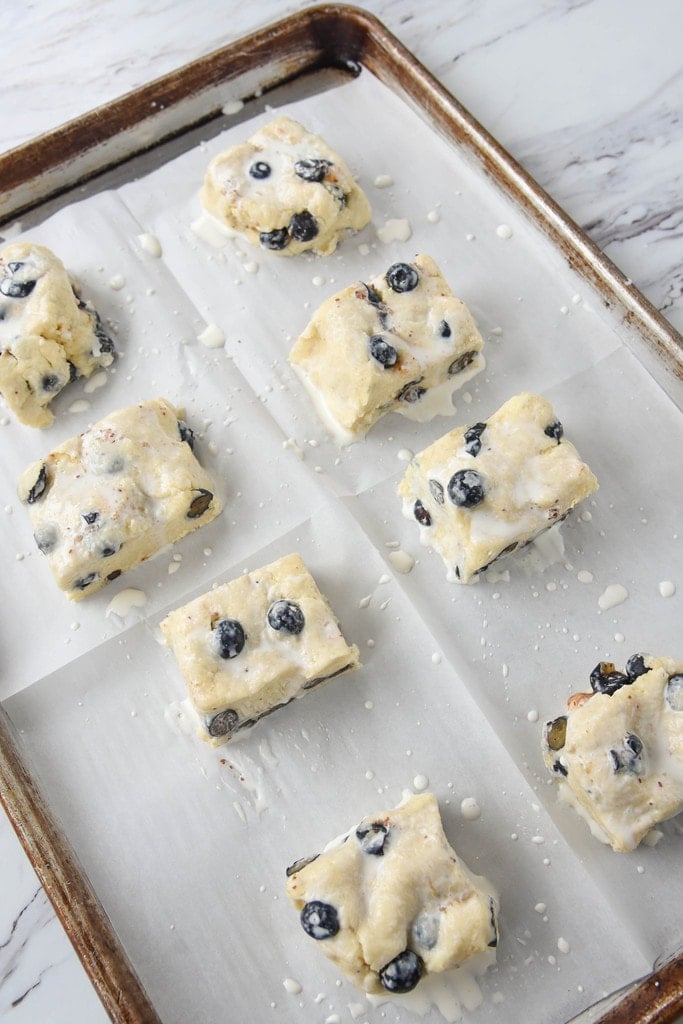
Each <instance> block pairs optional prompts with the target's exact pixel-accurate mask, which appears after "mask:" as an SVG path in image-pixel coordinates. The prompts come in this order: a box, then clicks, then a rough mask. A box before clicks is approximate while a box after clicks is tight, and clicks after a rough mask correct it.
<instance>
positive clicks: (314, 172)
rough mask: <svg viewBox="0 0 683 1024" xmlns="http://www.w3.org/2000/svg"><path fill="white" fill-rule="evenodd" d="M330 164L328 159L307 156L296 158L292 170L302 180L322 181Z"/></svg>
mask: <svg viewBox="0 0 683 1024" xmlns="http://www.w3.org/2000/svg"><path fill="white" fill-rule="evenodd" d="M331 166H332V162H331V161H330V160H324V159H323V158H322V157H315V156H309V157H306V158H305V159H304V160H297V162H296V163H295V164H294V170H295V171H296V173H297V175H298V176H299V177H300V178H301V179H302V180H303V181H322V180H323V178H324V177H325V175H326V174H327V172H328V171H329V169H330V167H331Z"/></svg>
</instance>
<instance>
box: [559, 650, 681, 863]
mask: <svg viewBox="0 0 683 1024" xmlns="http://www.w3.org/2000/svg"><path fill="white" fill-rule="evenodd" d="M590 681H591V688H592V689H591V691H590V692H588V693H576V694H573V695H572V696H571V697H570V698H569V700H568V701H567V711H566V714H564V715H561V716H560V717H559V718H556V719H554V720H553V721H551V722H548V723H546V726H545V729H544V731H543V757H544V760H545V763H546V765H547V767H548V768H549V769H550V771H551V772H553V774H554V775H555V776H556V778H557V779H558V781H559V783H560V791H561V792H560V795H561V798H562V799H564V800H565V801H566V802H568V803H571V804H572V805H573V806H574V807H575V809H576V810H577V811H578V812H579V813H580V814H581V815H582V816H583V817H585V818H586V819H587V820H588V822H589V824H590V826H591V829H592V831H593V832H594V833H595V835H596V836H598V838H600V839H602V840H603V841H604V842H607V843H609V844H610V846H611V847H612V849H613V850H616V851H617V852H626V851H629V850H634V849H635V848H636V847H637V846H638V844H639V843H640V842H641V841H642V840H643V839H644V837H645V836H646V835H647V833H648V832H650V830H651V829H652V828H654V826H655V825H657V824H659V823H660V822H662V821H665V820H666V819H667V818H670V817H672V816H673V815H675V814H678V813H679V812H680V811H681V810H682V809H683V662H680V661H675V660H674V659H672V658H657V657H652V656H651V655H643V654H636V655H634V656H633V657H632V658H629V660H628V662H627V664H626V670H625V671H623V672H621V671H618V670H617V669H616V668H615V666H614V665H613V664H611V663H606V662H600V663H599V664H598V665H597V666H596V667H595V669H594V670H593V672H592V673H591V677H590Z"/></svg>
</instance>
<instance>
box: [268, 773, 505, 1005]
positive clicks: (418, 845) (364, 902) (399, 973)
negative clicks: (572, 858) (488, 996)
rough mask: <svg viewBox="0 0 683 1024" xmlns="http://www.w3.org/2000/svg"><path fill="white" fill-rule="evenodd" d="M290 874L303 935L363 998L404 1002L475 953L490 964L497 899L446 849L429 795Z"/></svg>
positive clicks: (385, 814)
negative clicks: (426, 980) (385, 996)
mask: <svg viewBox="0 0 683 1024" xmlns="http://www.w3.org/2000/svg"><path fill="white" fill-rule="evenodd" d="M287 875H288V879H287V895H288V896H289V898H290V899H291V901H292V903H293V904H294V906H295V907H296V909H297V910H298V911H299V913H300V920H301V925H302V927H303V929H304V931H305V932H306V934H307V935H310V936H311V938H312V939H314V940H316V941H317V942H318V944H319V946H320V949H321V950H322V952H323V953H325V955H326V956H327V957H329V959H330V960H331V961H332V962H333V963H334V964H335V965H336V966H337V967H338V968H339V969H340V970H341V971H342V972H343V973H344V974H345V975H346V977H347V978H348V979H349V980H350V981H351V982H353V984H354V985H356V986H357V987H358V988H361V989H364V990H365V991H366V992H370V993H380V992H383V991H385V992H386V991H389V992H392V993H405V992H409V991H410V990H411V989H413V988H415V986H416V985H417V984H418V982H419V981H420V980H421V979H422V978H423V977H426V975H428V974H434V973H437V972H439V971H445V970H448V969H449V968H453V967H461V966H462V965H464V964H466V963H467V962H468V961H471V960H472V958H473V957H475V956H478V955H480V954H486V953H488V954H489V956H490V961H491V962H493V961H494V960H495V948H496V945H497V942H498V927H497V915H498V896H497V894H496V893H495V891H494V890H493V888H492V886H491V885H490V883H489V882H487V880H486V879H485V878H481V877H477V876H475V875H472V874H471V872H470V871H469V870H468V869H467V867H466V866H465V865H464V864H463V862H462V861H461V860H460V859H459V858H458V856H457V855H456V853H455V851H454V850H453V849H452V847H451V846H450V844H449V842H448V839H447V838H446V835H445V834H444V830H443V826H442V823H441V817H440V815H439V807H438V804H437V801H436V797H435V796H434V795H433V794H431V793H422V794H419V795H417V796H410V797H409V798H408V799H407V800H405V801H404V802H403V803H401V804H399V806H398V807H396V808H394V809H393V810H388V811H379V812H378V813H377V814H373V815H370V816H369V817H367V818H364V819H363V821H361V822H360V824H359V825H358V827H357V828H355V829H351V831H350V832H348V833H347V834H346V835H345V836H343V837H342V838H341V839H339V840H336V841H335V842H333V843H331V844H330V846H329V847H328V848H327V849H326V850H324V851H323V852H322V853H320V854H318V855H317V856H313V857H307V858H304V859H302V860H299V861H296V862H295V863H294V864H292V865H291V867H289V868H288V869H287ZM480 966H481V964H480Z"/></svg>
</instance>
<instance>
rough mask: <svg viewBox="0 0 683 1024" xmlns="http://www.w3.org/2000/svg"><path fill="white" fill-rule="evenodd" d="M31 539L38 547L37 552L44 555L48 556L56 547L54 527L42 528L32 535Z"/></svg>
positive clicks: (56, 538) (55, 530)
mask: <svg viewBox="0 0 683 1024" xmlns="http://www.w3.org/2000/svg"><path fill="white" fill-rule="evenodd" d="M33 539H34V540H35V542H36V544H37V545H38V550H39V551H41V552H42V553H43V554H44V555H49V554H50V552H51V551H54V549H55V547H56V545H57V540H58V536H57V528H56V527H55V526H44V527H43V528H42V530H39V531H38V533H34V534H33Z"/></svg>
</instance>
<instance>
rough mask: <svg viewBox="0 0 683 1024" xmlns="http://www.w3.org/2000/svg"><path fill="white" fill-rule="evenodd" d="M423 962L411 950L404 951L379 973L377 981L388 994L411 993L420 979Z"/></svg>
mask: <svg viewBox="0 0 683 1024" xmlns="http://www.w3.org/2000/svg"><path fill="white" fill-rule="evenodd" d="M423 971H424V962H423V960H422V957H420V956H418V955H417V953H414V952H413V950H412V949H404V950H403V952H402V953H399V954H398V956H395V957H394V959H393V960H390V961H389V963H388V964H385V965H384V967H383V968H382V969H381V971H380V972H379V980H380V981H381V982H382V985H383V986H384V988H385V989H386V990H387V991H388V992H411V991H412V989H414V988H415V986H416V985H417V983H418V981H419V980H420V978H421V977H422V972H423Z"/></svg>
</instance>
